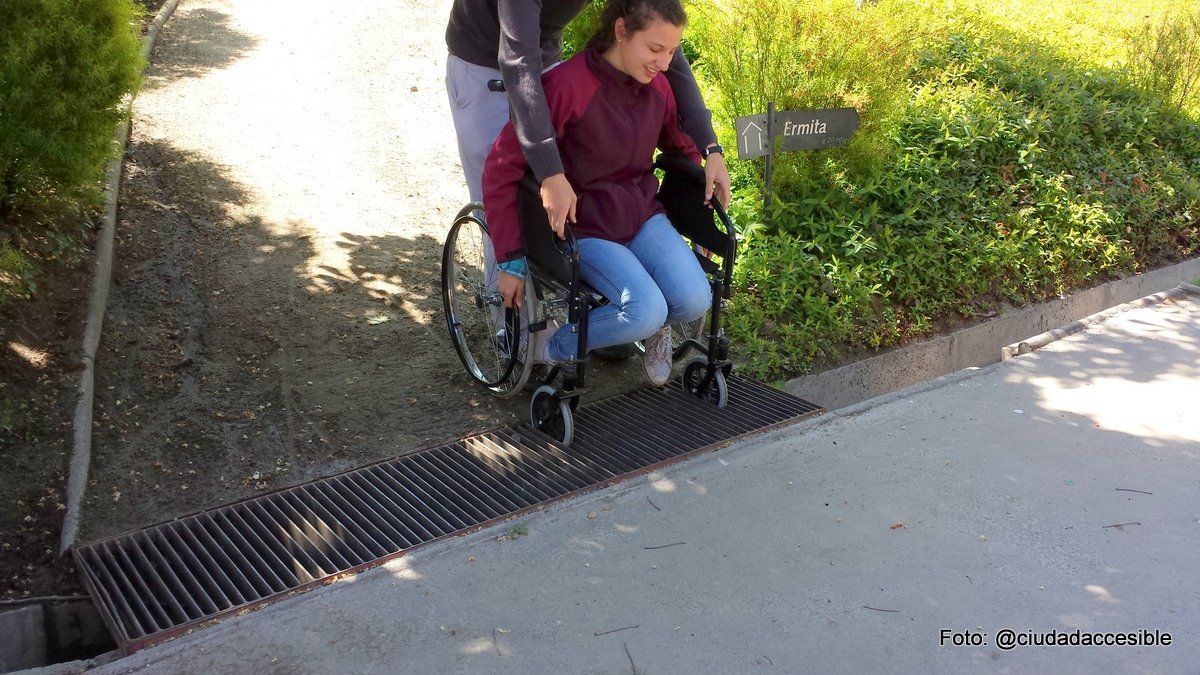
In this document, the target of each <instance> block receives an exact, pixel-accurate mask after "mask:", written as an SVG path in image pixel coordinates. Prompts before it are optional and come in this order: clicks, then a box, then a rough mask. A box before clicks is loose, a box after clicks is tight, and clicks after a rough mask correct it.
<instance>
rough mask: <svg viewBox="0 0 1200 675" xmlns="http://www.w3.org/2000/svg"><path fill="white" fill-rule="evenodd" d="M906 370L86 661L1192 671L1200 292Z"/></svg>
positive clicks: (191, 668) (381, 668) (277, 667)
mask: <svg viewBox="0 0 1200 675" xmlns="http://www.w3.org/2000/svg"><path fill="white" fill-rule="evenodd" d="M920 389H921V390H919V391H917V390H909V391H907V392H902V393H900V394H897V395H892V396H888V397H885V398H883V399H876V400H875V401H873V402H869V403H868V404H864V405H862V406H858V407H856V408H848V409H844V410H842V411H840V412H838V413H834V414H830V415H827V416H825V417H823V418H820V419H817V420H812V421H810V422H808V423H804V424H801V425H798V426H795V427H791V428H787V429H783V430H781V431H778V432H776V433H773V434H771V435H768V436H764V437H761V438H758V439H755V440H754V441H751V442H746V443H742V444H739V445H735V446H732V447H729V448H726V449H724V450H721V451H719V452H716V453H713V454H709V455H705V456H703V457H700V458H698V459H696V460H693V461H689V462H684V463H682V464H679V465H676V466H674V467H672V468H670V469H668V470H666V471H663V472H661V473H658V474H654V475H651V476H649V477H646V478H641V479H636V480H633V481H631V482H629V483H626V484H623V485H622V486H619V487H617V488H615V489H608V490H602V491H599V492H596V493H592V494H590V495H588V496H585V497H583V498H579V499H575V500H572V501H567V502H565V503H559V504H557V505H555V506H552V507H550V508H547V509H546V510H544V511H542V512H539V513H535V514H533V515H529V516H525V517H522V518H520V519H518V520H516V521H513V522H512V523H511V524H509V525H505V526H502V527H498V528H492V529H490V530H485V531H482V532H479V533H476V534H474V535H470V536H467V537H464V538H461V539H456V540H453V541H448V542H443V543H439V544H435V545H432V546H430V547H428V548H425V549H421V550H418V551H417V552H415V553H413V554H411V555H409V556H407V557H405V558H402V559H400V560H398V561H395V562H393V563H391V564H389V565H387V566H385V567H382V568H378V569H375V570H372V571H370V572H367V573H364V574H361V575H358V576H357V577H355V578H352V579H350V580H347V581H343V582H339V583H337V584H334V585H332V586H329V587H326V588H322V589H319V590H316V591H313V592H311V593H308V594H306V595H304V596H301V597H296V598H293V599H288V600H284V601H282V602H279V603H277V604H275V605H272V606H270V607H267V608H265V609H262V610H260V611H257V612H252V613H249V614H246V615H244V616H241V617H238V618H235V619H231V620H227V621H224V622H221V623H220V624H218V625H214V626H211V627H208V628H205V629H202V630H197V631H195V632H193V633H192V634H190V635H187V636H184V637H182V638H179V639H177V640H175V641H173V642H170V643H167V644H165V645H160V646H158V647H154V648H151V649H147V650H144V651H142V652H139V653H137V654H134V655H132V656H130V657H128V658H125V659H122V660H119V661H116V662H114V663H111V664H108V665H106V666H103V667H101V668H99V669H97V670H96V671H94V672H98V673H126V672H152V673H179V672H204V673H247V672H256V673H489V674H491V673H523V674H524V673H630V672H636V673H656V674H662V673H744V672H780V673H795V672H852V673H879V672H890V673H916V672H939V673H962V672H987V673H994V672H1010V673H1034V672H1055V673H1096V672H1106V673H1118V672H1119V673H1149V672H1155V673H1195V672H1196V668H1197V663H1200V580H1198V579H1197V576H1196V573H1195V570H1196V560H1197V550H1198V546H1197V544H1198V543H1200V490H1197V483H1198V481H1200V463H1198V462H1197V461H1196V460H1197V455H1198V454H1200V421H1198V420H1197V412H1196V401H1197V392H1200V298H1198V297H1197V296H1188V297H1185V298H1184V299H1181V300H1168V301H1166V302H1163V303H1161V304H1157V305H1154V306H1150V307H1146V308H1141V309H1131V310H1129V311H1125V312H1122V313H1119V314H1117V315H1116V316H1114V317H1112V318H1110V319H1109V320H1107V321H1105V322H1103V323H1101V324H1098V325H1095V326H1092V327H1090V328H1089V329H1088V330H1086V331H1085V332H1082V333H1079V334H1076V335H1073V336H1070V337H1068V338H1065V339H1063V340H1060V341H1058V342H1055V343H1053V344H1051V345H1049V346H1048V347H1046V348H1044V349H1042V350H1041V351H1038V352H1035V353H1033V354H1029V355H1026V356H1021V357H1018V358H1016V359H1014V360H1012V361H1008V362H1005V363H1001V364H997V365H995V366H991V367H988V368H984V369H980V370H974V371H964V372H962V373H959V374H956V375H954V376H950V377H948V378H944V379H942V380H939V381H937V382H935V383H933V384H932V385H926V386H924V387H921V388H920ZM505 534H510V535H511V536H510V537H502V536H501V535H505ZM1003 629H1010V630H1012V631H1015V635H1016V636H1018V638H1019V639H1022V640H1026V641H1029V640H1035V641H1043V640H1045V639H1046V637H1045V634H1046V633H1050V632H1051V631H1056V632H1057V633H1055V634H1052V635H1051V638H1050V639H1056V638H1055V636H1057V635H1062V636H1065V637H1060V638H1057V639H1065V640H1072V639H1087V638H1088V637H1090V636H1091V634H1096V633H1106V632H1119V633H1135V634H1136V636H1137V637H1139V638H1140V639H1143V640H1145V639H1146V638H1150V639H1151V640H1153V639H1155V635H1156V634H1157V636H1158V637H1157V639H1158V641H1159V642H1162V641H1163V640H1164V637H1163V636H1164V634H1166V633H1169V634H1170V638H1169V639H1170V644H1169V645H1160V646H1107V647H1094V646H1092V647H1089V646H1037V647H1024V646H1018V647H1016V648H1014V649H1011V650H1004V649H1001V648H1000V647H998V646H997V642H998V640H1000V639H1002V635H1001V631H1002V630H1003ZM943 631H947V633H945V634H944V633H943ZM1075 631H1082V633H1080V636H1084V637H1077V636H1076V635H1075ZM943 635H946V636H947V638H946V639H943ZM955 640H958V641H959V642H967V643H972V644H966V645H963V646H955V645H954V644H953V642H954V641H955Z"/></svg>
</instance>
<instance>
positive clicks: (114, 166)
mask: <svg viewBox="0 0 1200 675" xmlns="http://www.w3.org/2000/svg"><path fill="white" fill-rule="evenodd" d="M178 4H179V0H167V2H166V3H165V4H164V5H163V6H162V7H160V8H159V10H158V14H157V15H156V16H155V17H154V21H153V23H151V24H150V27H149V28H148V29H147V30H146V35H145V36H144V37H143V38H142V51H141V55H142V62H143V63H145V64H149V63H150V52H151V51H153V50H154V42H155V40H157V39H158V32H159V31H160V30H161V29H162V27H163V24H165V23H166V22H167V19H169V18H170V17H171V14H172V13H174V12H175V7H176V5H178ZM127 112H128V118H127V119H126V121H124V122H122V123H120V124H118V125H117V130H116V134H115V142H116V144H117V146H118V148H119V153H118V154H117V155H116V156H115V157H114V158H113V159H112V160H110V161H109V163H108V167H107V181H106V182H105V186H104V213H103V215H102V216H101V219H100V232H99V234H98V235H97V236H96V273H95V276H93V277H92V294H91V299H90V301H89V303H88V311H87V320H86V321H87V322H86V323H85V324H84V332H83V356H82V357H80V360H81V361H82V365H83V369H82V371H81V372H80V374H79V400H78V402H77V403H76V404H75V416H74V418H73V425H72V426H73V435H72V444H71V462H70V467H69V470H68V475H67V490H66V501H67V512H66V515H64V516H63V527H62V538H61V539H60V543H59V553H60V554H61V553H65V552H66V551H67V550H68V549H70V548H71V546H73V545H74V544H75V537H76V535H78V533H79V518H80V509H81V508H82V503H83V493H84V490H85V489H86V487H87V477H88V465H89V464H90V463H91V455H92V402H93V395H94V393H95V362H96V350H97V349H99V347H100V333H101V330H102V329H103V327H104V310H105V308H106V307H107V305H108V290H109V287H110V286H111V285H112V266H113V240H114V238H115V236H114V230H115V229H116V223H117V196H118V192H119V190H120V187H121V169H122V167H123V166H124V163H125V146H126V145H127V144H128V143H129V128H130V125H131V124H132V119H133V100H130V101H129V106H128V108H127Z"/></svg>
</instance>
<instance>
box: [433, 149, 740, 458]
mask: <svg viewBox="0 0 1200 675" xmlns="http://www.w3.org/2000/svg"><path fill="white" fill-rule="evenodd" d="M655 168H657V169H659V170H661V171H662V173H663V179H662V182H661V184H660V187H659V192H658V199H659V201H660V202H661V203H662V204H663V206H664V208H665V210H666V212H667V216H668V218H669V219H670V221H671V223H672V224H673V225H674V226H675V229H676V230H677V231H678V232H679V234H680V235H681V236H683V237H684V239H685V240H687V241H688V242H689V243H690V244H691V246H692V249H693V251H695V253H696V257H697V259H698V260H699V262H700V266H701V268H702V269H703V270H704V272H705V274H706V275H707V276H708V279H709V285H710V287H711V289H712V305H711V306H710V309H709V311H708V313H707V314H706V315H705V317H702V318H701V319H698V320H696V321H694V322H689V323H686V324H685V323H681V324H675V325H672V341H673V343H674V350H673V352H672V360H673V361H674V362H675V363H677V364H678V363H680V362H682V361H683V360H684V359H686V358H687V356H688V355H689V354H690V353H692V352H693V351H694V352H697V353H698V355H697V356H694V357H693V358H691V359H690V360H688V361H687V363H686V365H685V366H684V368H683V375H682V378H681V379H680V383H681V386H682V388H683V391H684V392H686V393H687V394H688V395H690V396H694V397H696V398H699V399H702V400H706V401H709V402H711V403H712V404H714V405H715V406H717V407H718V408H723V407H725V404H726V402H727V400H728V396H729V389H728V385H727V382H726V379H727V377H728V376H729V373H730V371H731V369H732V367H733V363H732V362H731V361H730V360H729V340H728V338H727V337H726V336H725V335H724V333H723V332H722V330H721V313H722V311H723V310H724V309H725V307H726V301H727V300H728V299H729V297H730V289H731V286H732V279H733V264H734V258H735V255H736V251H737V231H736V229H735V228H734V225H733V223H732V221H731V220H730V219H729V216H728V214H727V213H726V212H725V211H724V209H722V208H721V205H720V204H718V203H716V199H713V200H712V202H713V208H712V209H710V208H709V207H707V206H705V205H704V171H703V169H701V168H700V167H699V166H697V165H695V164H693V163H692V162H691V161H690V160H688V159H687V158H686V157H676V156H659V158H658V159H657V160H656V162H655ZM518 209H519V218H520V222H521V223H523V227H522V243H523V244H524V246H525V252H526V259H527V261H528V263H529V273H528V275H527V276H526V279H525V298H524V303H523V305H522V307H521V308H520V309H512V308H506V307H504V301H503V298H502V296H501V295H500V292H499V290H498V289H497V287H496V283H497V282H496V273H491V272H489V270H488V269H487V267H488V265H489V264H491V261H492V260H493V259H494V256H493V255H492V251H491V239H490V237H489V236H488V230H487V223H486V222H485V220H484V216H483V206H482V205H481V204H479V203H478V202H472V203H470V204H467V205H466V206H464V207H463V208H462V209H461V210H460V211H459V212H458V215H457V216H455V219H454V223H453V225H451V227H450V231H449V233H448V234H447V235H446V243H445V246H444V248H443V250H442V270H441V272H442V302H443V306H444V309H445V318H446V327H447V329H448V330H449V332H450V340H451V342H452V343H453V344H454V349H455V351H456V352H457V353H458V356H459V358H460V359H461V360H462V363H463V366H465V367H466V370H467V373H468V374H469V375H470V376H471V377H472V378H473V379H475V380H476V381H477V382H479V383H480V384H481V385H483V386H484V387H486V388H487V389H488V390H490V391H491V392H492V393H493V394H495V395H497V396H501V397H508V396H514V395H516V394H518V393H520V392H523V391H527V390H529V389H532V390H533V393H532V396H531V397H530V401H529V422H530V424H531V426H533V428H535V429H537V430H539V431H541V432H543V433H545V434H546V435H548V436H550V437H551V438H553V439H554V440H556V441H558V442H560V443H562V444H563V445H564V446H569V445H570V444H571V441H572V439H573V438H574V434H575V425H574V421H573V412H574V411H575V409H576V408H577V406H578V404H579V399H580V397H581V396H582V394H583V393H584V392H585V382H586V370H587V365H588V362H589V360H590V356H591V355H590V354H589V350H588V349H587V333H588V311H589V310H590V309H592V308H594V307H597V306H599V305H601V304H603V303H605V302H607V299H605V298H604V297H602V296H601V295H600V294H599V293H598V292H596V291H595V290H594V289H591V288H589V287H588V286H587V285H586V284H584V283H583V282H582V281H580V279H579V246H578V242H577V240H576V238H575V235H574V233H573V232H572V231H571V227H570V224H569V223H568V225H567V228H566V235H567V236H566V239H565V240H560V239H558V238H557V237H555V236H554V234H553V232H552V231H551V230H550V228H549V227H546V225H545V222H546V213H545V211H544V210H543V209H542V204H541V198H540V196H539V193H538V189H537V184H536V181H534V180H533V178H532V176H527V177H526V180H525V182H524V183H523V184H522V186H521V189H520V190H519V197H518ZM550 318H554V319H556V320H558V321H559V323H560V324H561V325H563V326H564V327H566V326H567V325H568V324H571V325H573V326H574V332H575V334H576V338H577V339H578V341H579V342H578V350H577V352H576V353H578V354H581V355H583V356H582V357H580V358H577V359H576V360H574V361H571V362H568V363H562V364H557V365H555V366H553V367H552V368H546V367H545V366H542V365H536V366H535V364H534V362H533V355H534V354H536V353H537V351H536V341H537V340H539V339H544V337H543V335H542V333H543V332H544V331H545V330H546V326H547V324H548V321H549V319H550ZM639 348H640V345H639ZM556 381H557V382H559V384H558V385H557V386H555V384H554V383H555V382H556Z"/></svg>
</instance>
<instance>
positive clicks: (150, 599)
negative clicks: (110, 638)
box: [74, 376, 821, 653]
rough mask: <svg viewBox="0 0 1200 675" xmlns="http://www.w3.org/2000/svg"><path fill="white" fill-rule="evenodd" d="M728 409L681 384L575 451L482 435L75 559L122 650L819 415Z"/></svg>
mask: <svg viewBox="0 0 1200 675" xmlns="http://www.w3.org/2000/svg"><path fill="white" fill-rule="evenodd" d="M728 388H729V404H728V406H727V407H726V408H725V409H724V410H717V409H716V408H714V407H713V406H712V405H711V404H710V403H708V402H707V401H702V400H699V399H696V398H693V397H690V396H687V395H685V394H684V393H683V392H682V391H681V390H680V388H679V387H678V383H676V385H675V386H674V387H664V388H660V389H654V390H642V391H636V392H632V393H629V394H625V395H622V396H618V397H614V398H610V399H607V400H604V401H598V402H596V403H591V404H588V405H585V406H582V407H580V408H579V410H577V411H576V412H575V416H574V422H575V428H576V431H575V440H574V443H572V445H571V447H569V448H566V447H563V446H562V445H561V444H560V443H558V442H556V441H554V440H553V439H551V438H549V437H547V436H546V435H545V434H543V433H541V432H539V431H537V430H535V429H533V428H531V427H529V426H528V425H523V426H519V427H516V428H509V429H498V430H496V431H492V432H488V433H484V434H479V435H476V436H471V437H468V438H464V439H462V440H459V441H456V442H454V443H450V444H447V445H442V446H438V447H435V448H429V449H426V450H422V451H419V452H415V453H412V454H408V455H405V456H403V457H399V458H397V459H394V460H390V461H387V462H381V463H379V464H375V465H372V466H368V467H364V468H361V469H357V470H355V471H351V472H348V473H344V474H340V475H337V476H332V477H330V478H325V479H322V480H318V481H314V482H312V483H308V484H305V485H300V486H297V487H293V488H289V489H286V490H281V491H278V492H274V493H270V494H266V495H262V496H260V497H256V498H253V499H248V500H245V501H242V502H238V503H235V504H230V505H228V506H224V507H221V508H218V509H213V510H211V511H206V512H204V513H199V514H195V515H192V516H188V517H186V518H181V519H178V520H175V521H172V522H168V523H163V524H160V525H156V526H154V527H151V528H147V529H146V530H142V531H139V532H133V533H130V534H126V535H121V536H118V537H113V538H110V539H106V540H103V541H99V542H94V543H92V544H88V545H86V546H82V547H79V548H77V549H75V551H74V556H75V562H76V565H77V566H78V567H79V569H80V571H81V573H82V575H83V577H84V581H85V584H86V585H87V587H88V590H89V592H90V593H91V595H92V597H93V599H94V600H95V601H96V604H97V607H98V608H99V609H100V612H101V615H102V616H103V617H104V619H105V621H106V622H107V623H108V624H109V627H110V628H111V629H112V632H113V635H114V636H115V637H116V639H117V642H118V644H119V645H120V647H121V649H122V651H124V652H126V653H128V652H130V651H135V650H137V649H140V648H142V647H145V646H148V645H151V644H155V643H157V642H161V641H162V640H164V639H167V638H169V637H172V636H174V635H177V634H179V633H181V632H183V631H185V630H187V629H188V628H190V627H193V626H196V625H199V624H201V623H203V622H206V621H210V620H212V619H214V618H219V617H222V616H226V615H229V614H231V613H233V612H237V611H241V610H243V609H248V608H253V607H256V606H258V605H261V604H264V603H266V602H270V601H272V600H275V599H278V598H280V597H283V596H285V595H287V594H288V593H291V592H292V591H295V590H298V589H303V588H306V587H310V586H312V585H314V584H318V583H322V582H328V581H330V580H332V579H334V578H336V577H337V576H338V575H341V574H345V573H349V572H355V571H358V570H362V569H366V568H368V567H371V566H374V565H378V564H380V563H381V562H384V561H386V560H388V559H390V558H394V557H396V556H398V555H402V554H403V553H405V552H407V551H408V550H411V549H412V548H413V547H416V546H420V545H422V544H425V543H428V542H431V541H435V540H437V539H441V538H444V537H447V536H451V535H455V534H462V533H464V532H468V531H471V530H473V529H476V528H479V527H482V526H485V525H488V524H491V523H495V522H497V521H499V520H502V519H504V518H507V517H511V516H513V515H515V514H520V513H523V512H526V511H529V510H531V509H533V508H536V507H538V506H540V505H542V504H545V503H547V502H550V501H554V500H557V499H561V498H563V497H566V496H568V495H572V494H577V493H579V492H581V491H584V490H588V489H593V488H595V487H598V486H602V485H606V484H610V483H613V482H615V481H619V480H622V479H624V478H628V477H630V476H632V475H637V474H639V473H644V472H646V471H650V470H653V469H656V468H659V467H662V466H665V465H667V464H669V463H672V462H675V461H678V460H679V459H682V458H684V457H687V456H689V455H692V454H695V453H697V452H702V451H705V450H713V449H716V448H719V447H723V446H725V445H727V444H729V443H731V442H733V441H734V440H736V439H739V438H744V437H745V436H747V435H749V434H754V433H760V432H762V431H765V430H767V429H770V428H774V427H778V426H780V425H783V424H787V423H790V422H794V421H796V420H798V419H802V418H804V417H808V416H812V415H816V414H819V413H820V412H821V408H820V407H818V406H816V405H813V404H812V403H809V402H807V401H804V400H801V399H798V398H795V397H793V396H790V395H788V394H785V393H783V392H780V391H777V390H775V389H773V388H771V387H768V386H766V385H763V384H761V383H758V382H755V381H753V380H749V379H745V378H741V377H737V376H733V377H730V378H729V379H728Z"/></svg>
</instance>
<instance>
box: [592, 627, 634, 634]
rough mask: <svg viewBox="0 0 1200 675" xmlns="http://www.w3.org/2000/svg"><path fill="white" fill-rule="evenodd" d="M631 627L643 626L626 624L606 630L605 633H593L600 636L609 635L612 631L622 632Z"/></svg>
mask: <svg viewBox="0 0 1200 675" xmlns="http://www.w3.org/2000/svg"><path fill="white" fill-rule="evenodd" d="M631 628H641V626H640V625H638V626H625V627H624V628H614V629H612V630H606V631H604V632H603V633H592V635H595V636H596V637H600V636H601V635H609V634H611V633H617V632H620V631H623V630H629V629H631Z"/></svg>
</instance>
